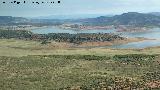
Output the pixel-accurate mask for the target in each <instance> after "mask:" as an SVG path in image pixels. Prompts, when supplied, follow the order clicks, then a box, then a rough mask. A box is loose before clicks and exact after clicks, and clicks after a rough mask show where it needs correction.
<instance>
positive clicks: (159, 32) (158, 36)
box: [32, 27, 160, 48]
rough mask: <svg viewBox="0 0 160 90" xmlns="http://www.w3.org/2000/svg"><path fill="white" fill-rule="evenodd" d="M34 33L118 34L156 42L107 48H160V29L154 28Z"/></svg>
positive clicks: (42, 31)
mask: <svg viewBox="0 0 160 90" xmlns="http://www.w3.org/2000/svg"><path fill="white" fill-rule="evenodd" d="M32 32H33V33H38V34H48V33H70V34H76V33H116V34H121V35H122V36H124V37H144V38H149V39H155V40H145V41H140V42H132V43H128V44H121V45H114V46H106V48H147V47H155V46H160V28H154V29H152V30H149V31H146V32H134V33H130V32H125V33H119V32H116V30H64V29H60V28H57V27H48V28H43V29H35V30H32Z"/></svg>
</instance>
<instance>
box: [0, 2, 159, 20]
mask: <svg viewBox="0 0 160 90" xmlns="http://www.w3.org/2000/svg"><path fill="white" fill-rule="evenodd" d="M3 1H6V3H5V4H3V3H2V2H3ZM11 1H14V0H0V15H1V16H4V15H5V16H6V15H7V16H23V17H37V16H48V15H70V14H106V15H107V14H109V15H110V14H120V13H125V12H160V0H60V1H61V4H58V3H57V1H58V0H26V4H23V3H20V4H19V5H16V4H11V3H9V2H11ZM16 1H21V2H23V1H24V0H16ZM32 1H38V2H42V1H46V2H47V1H48V2H51V1H55V2H56V3H55V4H47V3H46V4H39V5H37V4H32Z"/></svg>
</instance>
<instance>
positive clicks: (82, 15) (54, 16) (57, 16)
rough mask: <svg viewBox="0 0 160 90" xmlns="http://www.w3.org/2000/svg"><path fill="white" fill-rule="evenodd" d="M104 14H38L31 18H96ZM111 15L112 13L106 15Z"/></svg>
mask: <svg viewBox="0 0 160 90" xmlns="http://www.w3.org/2000/svg"><path fill="white" fill-rule="evenodd" d="M104 15H105V14H73V15H50V16H40V17H33V18H32V19H61V20H64V19H85V18H96V17H99V16H104ZM106 16H107V17H111V16H113V15H106Z"/></svg>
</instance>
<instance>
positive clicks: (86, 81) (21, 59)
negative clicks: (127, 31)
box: [0, 39, 160, 90]
mask: <svg viewBox="0 0 160 90" xmlns="http://www.w3.org/2000/svg"><path fill="white" fill-rule="evenodd" d="M56 45H57V46H60V45H61V43H55V42H52V43H51V44H47V45H43V44H41V43H40V42H37V41H23V40H15V39H0V76H1V77H0V82H1V83H0V88H1V89H2V90H10V89H11V90H44V89H45V90H64V89H67V90H80V88H81V89H82V90H91V89H92V88H95V89H96V90H102V89H105V88H106V89H107V90H110V89H111V88H112V89H113V88H115V89H116V88H117V89H118V90H120V88H121V89H122V90H124V89H125V90H129V89H130V88H132V89H133V88H136V89H142V90H143V89H145V88H154V89H157V90H158V87H155V86H154V85H160V83H159V81H160V78H159V76H160V73H159V72H160V71H159V70H160V65H159V64H160V61H159V60H160V58H159V54H160V48H158V47H157V48H148V49H104V48H92V49H84V48H83V49H82V48H55V47H56ZM51 46H55V47H51Z"/></svg>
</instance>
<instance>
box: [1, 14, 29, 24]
mask: <svg viewBox="0 0 160 90" xmlns="http://www.w3.org/2000/svg"><path fill="white" fill-rule="evenodd" d="M25 22H29V20H28V19H26V18H23V17H12V16H0V24H11V23H25Z"/></svg>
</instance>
